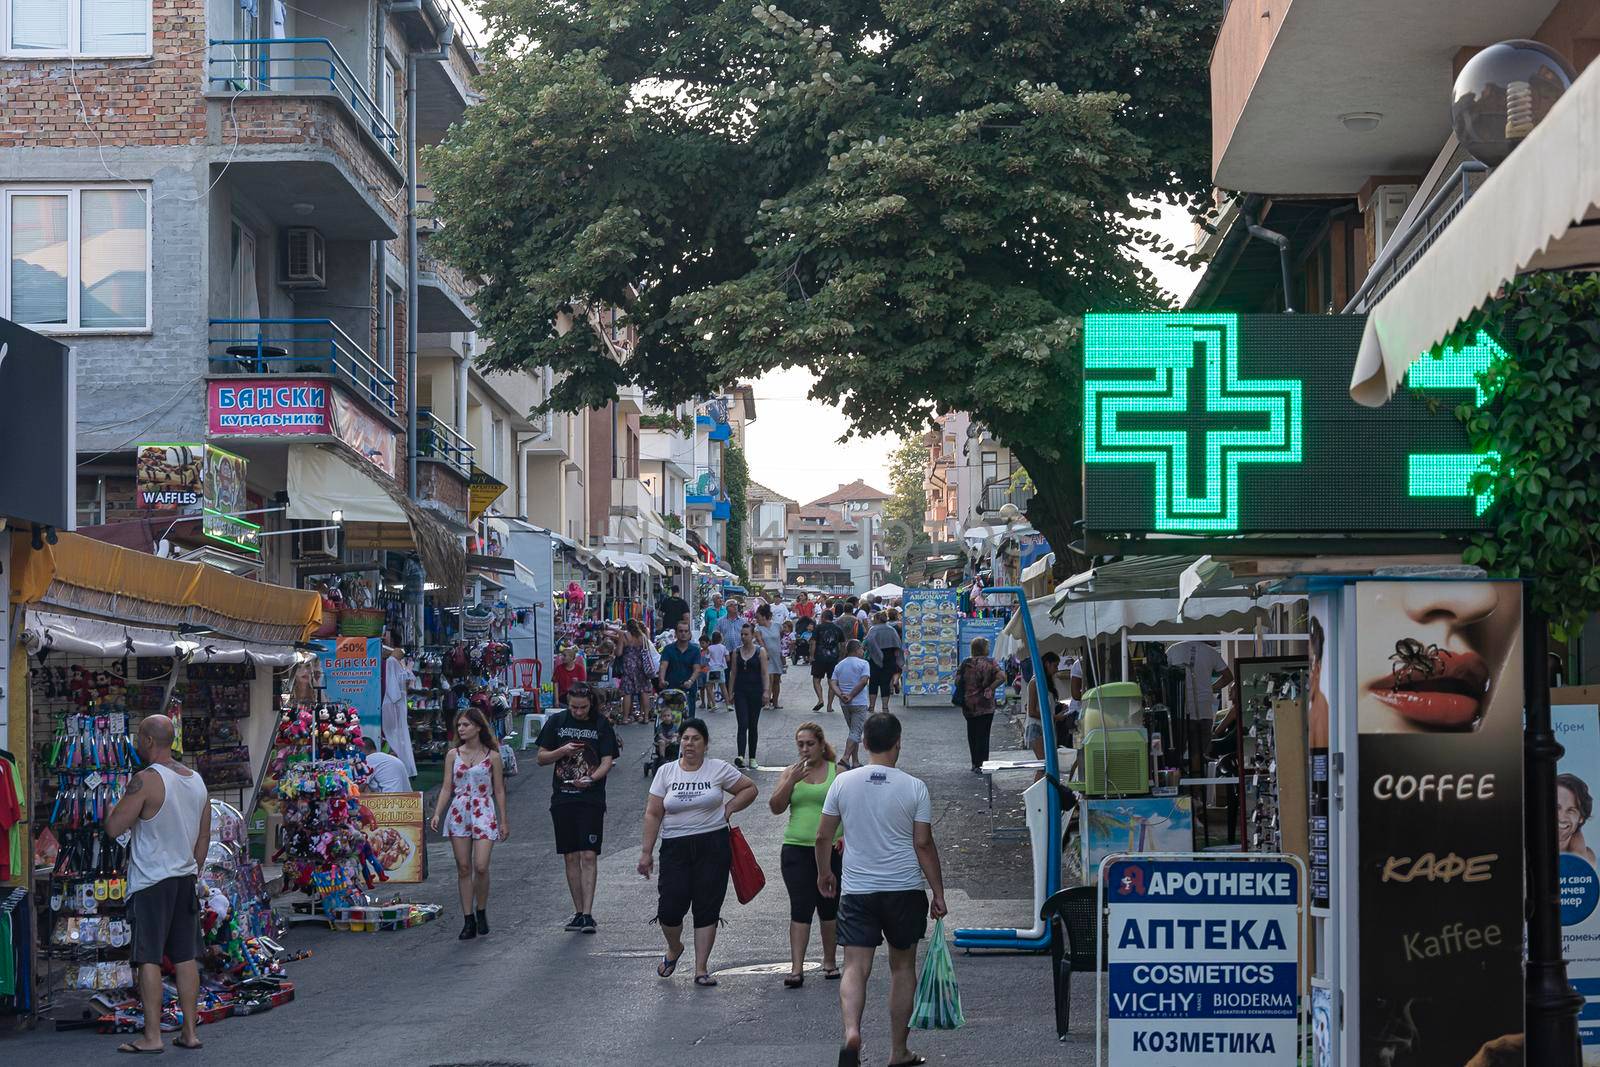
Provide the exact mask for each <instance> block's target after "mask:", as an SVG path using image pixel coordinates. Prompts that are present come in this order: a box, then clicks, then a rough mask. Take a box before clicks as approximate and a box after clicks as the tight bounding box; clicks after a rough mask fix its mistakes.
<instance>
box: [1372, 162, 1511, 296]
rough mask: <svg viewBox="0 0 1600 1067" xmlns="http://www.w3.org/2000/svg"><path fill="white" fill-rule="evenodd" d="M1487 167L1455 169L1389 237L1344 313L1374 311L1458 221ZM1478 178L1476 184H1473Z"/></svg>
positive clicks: (1471, 165)
mask: <svg viewBox="0 0 1600 1067" xmlns="http://www.w3.org/2000/svg"><path fill="white" fill-rule="evenodd" d="M1488 169H1489V168H1488V167H1486V166H1484V165H1483V164H1482V163H1479V162H1478V161H1477V160H1475V159H1469V160H1466V161H1465V162H1463V163H1462V164H1461V165H1460V166H1459V167H1457V168H1456V170H1455V173H1454V174H1452V175H1451V176H1450V179H1449V180H1448V181H1446V182H1444V183H1442V184H1441V185H1440V186H1439V188H1438V189H1436V190H1435V191H1434V194H1433V195H1432V196H1431V197H1429V198H1428V202H1427V203H1426V204H1424V205H1423V207H1422V210H1421V211H1419V212H1417V214H1416V215H1415V216H1414V217H1413V218H1412V221H1411V225H1409V226H1407V227H1406V228H1405V229H1404V230H1402V231H1401V232H1399V233H1397V234H1395V235H1394V236H1393V237H1390V238H1389V243H1388V244H1387V245H1385V246H1384V249H1383V252H1382V253H1381V254H1379V256H1378V261H1377V262H1376V263H1374V264H1373V265H1372V269H1371V270H1369V271H1368V272H1367V277H1366V279H1365V280H1364V281H1363V282H1362V283H1361V287H1360V288H1359V289H1357V290H1356V295H1355V296H1353V297H1351V298H1350V303H1348V304H1346V305H1345V308H1344V310H1345V312H1346V313H1347V314H1348V313H1350V312H1366V311H1371V310H1372V309H1373V307H1375V306H1376V305H1377V303H1378V301H1380V300H1382V299H1383V298H1384V297H1385V296H1386V295H1388V292H1389V290H1390V289H1393V288H1394V287H1395V285H1396V284H1398V283H1399V281H1400V279H1401V278H1404V277H1405V276H1406V273H1407V272H1408V271H1410V270H1411V268H1412V267H1413V266H1415V265H1416V263H1417V260H1419V259H1421V258H1422V255H1423V253H1424V252H1426V251H1427V250H1428V249H1429V248H1431V247H1433V242H1434V241H1435V240H1437V239H1438V237H1439V235H1440V234H1441V233H1443V232H1444V229H1445V227H1446V226H1449V225H1450V224H1451V223H1452V222H1454V221H1455V218H1456V216H1457V215H1459V214H1461V209H1462V208H1463V207H1465V206H1466V203H1467V201H1468V200H1470V199H1471V198H1472V194H1473V193H1475V192H1477V190H1478V187H1479V186H1480V185H1482V184H1483V179H1484V176H1485V174H1486V173H1487V171H1488ZM1474 178H1476V179H1477V180H1476V182H1474Z"/></svg>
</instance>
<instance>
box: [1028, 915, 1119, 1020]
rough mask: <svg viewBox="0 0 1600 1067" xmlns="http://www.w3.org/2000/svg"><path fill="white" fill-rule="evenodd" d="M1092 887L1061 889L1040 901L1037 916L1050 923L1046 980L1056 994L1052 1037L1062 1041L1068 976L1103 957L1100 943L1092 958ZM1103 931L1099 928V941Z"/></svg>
mask: <svg viewBox="0 0 1600 1067" xmlns="http://www.w3.org/2000/svg"><path fill="white" fill-rule="evenodd" d="M1096 896H1097V893H1096V887H1095V886H1092V885H1075V886H1072V887H1070V888H1068V889H1063V890H1061V891H1060V892H1059V893H1056V894H1055V895H1054V896H1052V897H1050V898H1049V899H1048V900H1046V901H1045V902H1044V906H1043V907H1041V908H1040V909H1039V917H1040V918H1041V919H1043V920H1044V921H1045V922H1046V923H1047V924H1048V925H1049V927H1050V980H1051V984H1052V985H1053V986H1054V988H1055V996H1056V1039H1057V1040H1058V1041H1065V1040H1066V1039H1067V1030H1068V1029H1069V1027H1070V1026H1071V1024H1072V976H1073V974H1074V973H1076V972H1078V971H1087V972H1088V973H1090V974H1093V973H1094V972H1095V968H1096V966H1097V965H1099V966H1101V968H1102V969H1104V965H1103V964H1102V963H1101V961H1103V960H1104V959H1105V958H1106V952H1105V949H1104V946H1103V945H1102V948H1101V950H1100V959H1099V960H1096V959H1095V944H1094V940H1095V938H1094V931H1095V926H1096V925H1097V924H1096V922H1095V919H1096V915H1095V912H1096V909H1098V907H1099V901H1098V900H1097V899H1096ZM1106 933H1107V931H1105V930H1101V939H1102V941H1103V940H1104V938H1105V935H1106Z"/></svg>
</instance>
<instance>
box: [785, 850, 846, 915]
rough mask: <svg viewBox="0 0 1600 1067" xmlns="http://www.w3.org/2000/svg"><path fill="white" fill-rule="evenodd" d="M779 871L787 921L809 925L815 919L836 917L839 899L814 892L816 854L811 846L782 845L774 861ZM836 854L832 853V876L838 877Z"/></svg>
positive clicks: (837, 856)
mask: <svg viewBox="0 0 1600 1067" xmlns="http://www.w3.org/2000/svg"><path fill="white" fill-rule="evenodd" d="M778 862H779V863H780V864H781V865H782V867H783V887H784V888H785V889H787V890H788V891H789V918H790V919H792V920H793V921H794V922H797V923H807V924H809V923H810V922H811V916H812V915H815V916H816V917H817V918H819V919H821V920H822V921H823V922H825V923H827V922H832V921H833V920H834V919H837V918H838V917H839V898H838V897H825V896H823V895H822V894H821V893H819V892H817V850H816V849H815V848H814V847H812V846H811V845H784V846H783V852H782V854H781V856H780V857H779V861H778ZM839 863H840V860H839V850H838V849H834V851H833V876H834V878H838V877H839V873H840V872H839Z"/></svg>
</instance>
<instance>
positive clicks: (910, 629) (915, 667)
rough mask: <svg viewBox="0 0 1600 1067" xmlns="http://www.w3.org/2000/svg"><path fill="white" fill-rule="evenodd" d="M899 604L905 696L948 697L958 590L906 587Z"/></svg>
mask: <svg viewBox="0 0 1600 1067" xmlns="http://www.w3.org/2000/svg"><path fill="white" fill-rule="evenodd" d="M819 577H820V576H819ZM901 604H902V606H903V607H904V610H905V628H906V661H905V664H904V670H903V672H902V677H903V678H904V679H905V691H906V695H907V696H908V697H911V696H917V697H923V696H946V697H947V696H948V695H949V694H951V693H953V692H955V685H956V666H957V661H956V653H957V651H958V649H957V642H958V640H959V639H960V636H961V634H960V629H961V590H959V589H907V590H905V592H904V593H902V594H901Z"/></svg>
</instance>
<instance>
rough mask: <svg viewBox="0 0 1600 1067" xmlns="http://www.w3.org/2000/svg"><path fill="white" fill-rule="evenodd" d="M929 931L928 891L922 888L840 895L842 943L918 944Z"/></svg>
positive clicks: (863, 945) (866, 945)
mask: <svg viewBox="0 0 1600 1067" xmlns="http://www.w3.org/2000/svg"><path fill="white" fill-rule="evenodd" d="M927 933H928V894H927V893H924V892H923V891H922V890H920V889H899V890H895V891H893V892H888V893H845V894H842V895H841V896H840V897H839V944H841V945H854V946H856V947H857V948H877V947H878V946H879V945H881V944H883V943H884V942H885V941H888V942H889V947H890V948H898V949H902V950H903V949H908V948H915V947H916V945H917V942H918V941H921V940H922V939H923V938H924V937H926V936H927Z"/></svg>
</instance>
